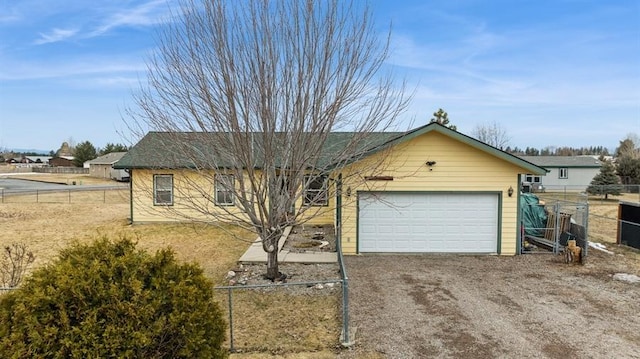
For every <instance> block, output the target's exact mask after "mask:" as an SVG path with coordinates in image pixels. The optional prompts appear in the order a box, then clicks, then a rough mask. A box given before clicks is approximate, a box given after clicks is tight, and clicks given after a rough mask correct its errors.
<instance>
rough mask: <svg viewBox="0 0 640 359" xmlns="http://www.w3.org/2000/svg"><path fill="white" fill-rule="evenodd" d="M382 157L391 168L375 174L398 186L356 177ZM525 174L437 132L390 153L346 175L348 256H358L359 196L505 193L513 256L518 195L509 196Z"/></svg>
mask: <svg viewBox="0 0 640 359" xmlns="http://www.w3.org/2000/svg"><path fill="white" fill-rule="evenodd" d="M381 156H387V159H386V162H387V163H388V164H387V166H386V167H382V168H381V169H379V170H378V171H375V172H371V174H372V175H378V176H393V181H362V180H361V179H358V178H356V176H350V174H352V173H357V172H359V171H360V169H361V168H362V166H363V165H365V166H366V165H369V166H373V165H372V163H376V162H381V158H382V157H381ZM427 161H435V162H436V164H435V165H434V166H433V167H432V169H431V170H430V169H429V167H428V166H427V165H426V164H425V162H427ZM521 172H523V170H522V169H521V168H519V167H517V166H514V165H512V164H510V163H508V162H506V161H504V160H501V159H499V158H496V157H494V156H492V155H490V154H487V153H485V152H482V151H479V150H477V149H475V148H473V147H471V146H469V145H467V144H465V143H462V142H459V141H457V140H454V139H452V138H450V137H448V136H446V135H443V134H441V133H438V132H435V131H432V132H428V133H426V134H423V135H421V136H419V137H416V138H414V139H412V140H409V141H406V142H404V143H401V144H400V145H398V146H396V147H395V148H393V149H392V150H390V151H389V152H388V153H383V154H379V155H373V156H371V158H369V159H367V160H365V161H361V162H359V163H356V164H354V165H353V166H352V167H351V168H349V169H347V170H346V171H344V172H343V173H344V174H345V178H346V179H345V182H344V190H345V192H347V191H349V190H350V192H351V196H350V197H347V196H344V198H343V203H344V207H343V212H342V213H343V215H342V221H343V231H342V245H343V251H344V253H345V254H355V253H356V251H357V223H356V218H357V206H356V201H357V195H356V192H357V191H375V190H387V191H467V192H473V191H485V192H496V191H499V192H501V193H502V213H501V219H502V224H501V228H500V230H501V251H500V252H501V254H506V255H513V254H515V251H516V233H517V228H518V226H517V194H514V195H513V197H509V196H508V195H507V190H508V188H509V187H512V188H513V189H514V191H517V190H518V173H521ZM363 175H367V172H366V171H365V172H364V173H363Z"/></svg>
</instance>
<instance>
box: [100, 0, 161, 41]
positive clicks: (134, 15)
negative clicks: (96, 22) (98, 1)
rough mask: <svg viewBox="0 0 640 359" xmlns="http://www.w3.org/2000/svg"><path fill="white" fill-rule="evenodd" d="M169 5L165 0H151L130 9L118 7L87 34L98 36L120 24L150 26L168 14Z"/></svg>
mask: <svg viewBox="0 0 640 359" xmlns="http://www.w3.org/2000/svg"><path fill="white" fill-rule="evenodd" d="M169 10H170V7H169V6H168V2H167V1H166V0H152V1H149V2H146V3H143V4H140V5H138V6H136V7H134V8H130V9H124V10H122V9H120V10H118V11H117V12H115V13H113V14H112V15H110V16H107V18H106V20H105V21H104V22H103V23H102V25H100V26H98V27H97V28H96V29H95V30H93V31H92V32H91V33H90V34H89V35H88V36H89V37H93V36H99V35H102V34H104V33H106V32H108V31H110V30H112V29H114V28H118V27H122V26H152V25H155V24H158V23H161V22H163V21H164V20H165V19H166V17H167V15H168V14H169Z"/></svg>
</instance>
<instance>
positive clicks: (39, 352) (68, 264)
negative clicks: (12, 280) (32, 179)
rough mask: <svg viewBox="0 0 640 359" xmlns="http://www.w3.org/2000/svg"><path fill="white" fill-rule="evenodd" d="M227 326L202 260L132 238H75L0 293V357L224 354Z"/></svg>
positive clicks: (191, 355) (154, 356) (157, 356)
mask: <svg viewBox="0 0 640 359" xmlns="http://www.w3.org/2000/svg"><path fill="white" fill-rule="evenodd" d="M225 330H226V324H225V322H224V320H223V319H222V313H221V311H220V308H219V307H218V305H217V304H216V303H215V302H214V301H213V294H212V283H211V282H210V281H209V280H208V279H207V278H205V276H204V275H203V272H202V269H200V267H198V266H196V265H193V264H182V265H181V264H178V263H177V261H176V260H175V258H174V254H173V252H172V251H170V250H160V251H158V252H156V254H155V255H153V256H152V255H150V254H148V253H146V252H144V251H142V250H138V249H136V248H135V243H133V242H132V241H130V240H128V239H120V240H117V241H110V240H108V239H106V238H103V239H100V240H98V241H96V242H95V243H93V244H75V245H72V246H71V247H69V248H67V249H64V250H63V251H61V253H60V255H59V258H58V259H56V260H55V261H54V262H53V263H52V264H50V265H48V266H46V267H43V268H41V269H39V270H37V271H36V272H34V273H33V275H32V277H31V278H29V279H28V280H27V281H26V282H24V285H23V286H22V287H21V288H20V289H19V290H16V291H14V292H12V293H9V294H7V295H4V296H3V297H2V298H0V357H2V358H11V357H13V358H24V357H65V358H66V357H72V358H76V357H77V358H80V357H81V358H85V357H90V358H102V357H118V358H202V357H206V358H220V357H226V356H227V351H226V348H225V349H223V348H222V344H223V341H224V338H225Z"/></svg>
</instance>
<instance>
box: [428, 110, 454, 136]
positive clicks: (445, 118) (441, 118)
mask: <svg viewBox="0 0 640 359" xmlns="http://www.w3.org/2000/svg"><path fill="white" fill-rule="evenodd" d="M431 122H437V123H439V124H441V125H443V126H446V127H448V128H450V129H452V130H454V131H457V130H458V127H456V125H451V124H450V123H449V114H448V113H447V112H446V111H444V110H443V109H441V108H439V109H438V111H436V112H434V113H433V118H432V119H431Z"/></svg>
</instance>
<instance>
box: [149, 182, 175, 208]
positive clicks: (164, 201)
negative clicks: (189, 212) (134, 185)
mask: <svg viewBox="0 0 640 359" xmlns="http://www.w3.org/2000/svg"><path fill="white" fill-rule="evenodd" d="M153 204H154V205H156V206H171V205H173V175H153Z"/></svg>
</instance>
